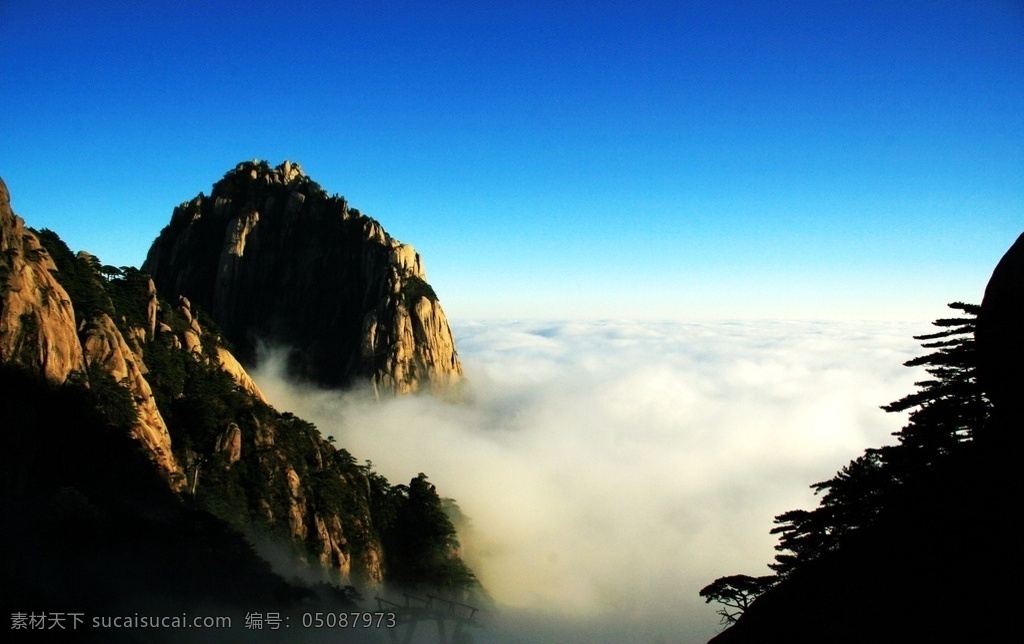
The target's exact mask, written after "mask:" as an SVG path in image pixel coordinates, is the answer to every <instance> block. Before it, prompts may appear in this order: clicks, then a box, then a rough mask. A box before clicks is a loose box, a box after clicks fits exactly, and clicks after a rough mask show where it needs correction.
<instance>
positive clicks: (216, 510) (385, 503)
mask: <svg viewBox="0 0 1024 644" xmlns="http://www.w3.org/2000/svg"><path fill="white" fill-rule="evenodd" d="M0 241H2V244H3V246H2V254H0V320H2V325H0V376H2V378H3V381H4V382H8V383H13V384H11V386H10V387H8V390H5V391H0V397H2V398H3V400H2V401H0V402H2V406H3V408H4V409H5V423H4V430H5V431H4V432H3V434H2V436H0V438H3V439H4V441H5V443H4V445H2V446H0V456H2V459H3V464H2V465H3V467H0V471H3V472H4V478H3V480H2V481H0V510H2V511H3V512H4V513H5V515H6V513H8V512H11V511H12V510H10V508H24V507H26V506H30V507H32V508H33V512H35V511H36V510H37V509H39V508H43V509H41V510H39V511H40V513H41V514H40V518H39V520H40V522H41V523H40V525H42V526H45V525H48V524H49V523H52V519H53V517H52V516H50V515H49V514H47V511H46V510H45V507H46V503H45V502H40V501H39V500H38V499H40V498H43V499H49V498H50V497H51V496H52V495H54V494H56V495H57V496H60V497H61V498H64V497H65V496H67V494H69V493H70V494H72V496H73V497H74V498H76V499H80V501H81V503H84V504H85V505H86V506H90V507H92V506H101V507H103V508H105V509H104V512H105V511H107V509H109V508H108V506H110V504H113V505H114V506H117V508H120V507H121V506H122V505H123V502H122V501H121V500H120V497H121V496H124V495H128V496H131V495H133V494H143V493H142V492H139V491H137V490H125V489H122V487H121V484H119V483H112V482H111V481H114V480H116V479H117V476H119V475H118V474H115V473H116V472H122V471H123V468H125V467H126V466H127V465H126V463H125V462H123V461H124V459H125V458H128V459H132V458H134V457H136V456H141V457H142V458H143V459H144V462H145V463H146V464H148V465H145V466H139V467H137V468H136V469H132V470H131V472H133V474H132V476H135V474H138V476H140V477H142V478H145V479H147V480H148V479H149V478H153V477H154V476H155V477H156V479H158V480H159V481H162V484H163V486H164V488H163V489H164V491H165V492H168V493H174V494H176V495H177V499H178V501H179V504H180V503H182V502H183V503H184V504H186V505H187V506H188V507H191V508H195V509H196V510H199V511H203V512H209V513H211V514H212V515H214V516H215V517H217V518H218V519H219V520H220V521H223V522H226V523H227V524H229V525H231V526H233V528H235V529H238V530H241V531H243V532H245V533H246V534H247V535H249V537H250V538H252V539H255V540H257V541H258V542H260V543H275V544H277V545H276V546H275V548H277V549H280V548H281V547H282V546H283V547H284V550H285V551H286V552H288V553H290V554H291V555H292V557H293V565H295V566H297V567H298V568H299V569H304V570H305V571H306V574H307V575H310V576H312V577H314V578H317V579H323V580H326V581H330V582H332V583H335V584H339V585H352V586H357V587H360V588H364V589H374V590H378V591H379V590H380V589H382V588H386V587H387V586H388V584H389V582H393V584H394V583H401V584H402V585H404V586H409V585H412V586H417V585H426V586H427V587H430V588H434V589H437V590H447V591H450V592H463V591H466V590H467V589H470V588H472V587H478V585H477V584H476V582H475V578H474V577H473V575H472V573H471V572H470V571H469V570H468V568H466V567H465V565H464V564H463V563H462V561H461V559H460V558H459V557H458V551H457V548H456V547H455V545H454V541H452V539H453V538H454V529H452V527H451V523H450V522H448V521H447V519H443V514H441V513H440V512H439V511H438V512H423V511H418V510H417V508H419V507H420V506H423V505H424V504H427V505H430V504H434V505H436V506H438V507H440V503H441V501H440V498H439V497H437V495H436V494H434V496H433V497H429V496H428V497H423V496H422V495H421V496H420V497H417V498H413V497H412V496H411V495H410V493H409V489H410V488H407V487H406V486H402V485H397V486H396V485H391V484H390V483H389V482H388V481H387V480H386V479H384V477H382V476H380V475H378V474H376V473H375V472H373V471H372V470H371V469H370V468H369V467H368V466H363V465H358V464H357V462H356V459H355V458H354V457H352V455H351V454H349V453H348V452H347V451H346V450H344V449H339V448H338V447H337V446H335V445H334V444H333V443H332V442H331V441H329V440H325V439H324V438H323V437H322V436H321V435H320V432H319V431H318V430H317V429H316V427H314V426H313V425H311V424H310V423H307V422H305V421H303V420H302V419H300V418H297V417H295V416H294V415H292V414H289V413H281V412H278V411H277V410H275V409H273V408H272V407H270V405H268V404H267V401H266V399H265V398H264V396H263V394H262V392H260V390H259V387H258V386H257V384H256V383H255V382H254V381H253V380H252V378H250V377H249V375H248V374H247V373H246V372H245V369H244V368H243V367H242V366H241V364H240V363H239V361H238V360H236V359H235V357H234V355H233V353H232V351H231V350H230V347H229V345H228V344H227V343H226V342H225V340H224V337H223V332H222V331H221V330H220V329H219V328H218V326H217V324H216V323H215V322H214V321H213V320H212V319H211V318H210V317H209V316H208V315H206V314H205V313H204V312H203V311H202V310H201V309H199V308H198V307H196V306H195V305H194V303H193V302H191V301H190V300H189V299H188V298H186V297H183V296H176V297H175V298H174V300H173V301H171V302H169V301H167V300H165V299H163V298H162V297H161V294H160V293H159V292H158V290H157V288H156V285H155V284H154V282H153V280H152V279H150V277H149V276H148V275H147V274H146V273H144V272H142V271H139V270H136V269H134V268H131V267H121V268H116V267H112V266H104V265H102V264H101V262H100V261H99V260H98V259H97V258H95V257H93V256H91V255H89V254H88V253H85V252H79V253H78V254H77V255H76V254H74V253H72V252H71V250H70V249H69V248H68V247H67V245H66V244H64V242H63V241H62V240H61V239H60V238H59V237H58V236H57V234H56V233H54V232H53V231H49V230H42V231H33V230H32V229H30V228H28V227H26V226H25V224H24V222H23V221H22V220H21V219H20V218H18V217H16V216H15V215H14V213H13V212H12V210H11V208H10V203H9V195H8V193H7V189H6V186H5V185H4V184H3V183H2V181H0ZM392 250H393V251H396V252H397V253H398V254H399V255H401V253H402V252H404V251H401V249H400V248H398V247H396V248H392ZM404 257H405V260H404V261H406V262H409V263H410V265H411V263H412V262H415V261H418V260H416V258H415V255H414V254H406V255H404ZM399 263H401V262H399ZM396 271H397V269H396ZM406 279H409V278H408V274H407V275H406ZM403 283H407V282H403ZM413 301H414V302H418V300H413ZM172 302H173V303H172ZM395 306H396V310H397V308H398V304H397V302H396V303H395ZM419 306H420V308H424V307H426V308H431V310H432V305H431V304H430V303H427V304H420V305H419ZM413 308H414V310H415V309H416V306H415V305H414V307H413ZM438 310H439V309H438ZM429 315H430V314H429V313H427V312H422V314H421V317H419V318H417V319H418V320H419V323H420V324H427V322H426V321H425V318H427V317H428V316H429ZM442 321H443V318H442ZM432 323H434V324H437V323H438V322H437V320H436V319H434V320H433V321H432ZM369 326H370V327H371V328H372V327H373V325H372V324H370V325H369ZM400 328H401V327H400ZM426 328H427V331H426V333H428V335H431V337H433V336H434V335H436V334H437V333H438V329H437V327H436V326H434V327H431V326H429V324H427V326H426ZM444 328H445V330H447V326H446V325H445V327H444ZM451 357H452V358H453V359H454V352H452V353H451ZM455 364H456V365H457V361H456V362H455ZM37 380H38V381H39V383H37V382H36V381H37ZM400 382H407V380H406V379H403V378H399V379H396V380H395V383H400ZM40 383H43V384H40ZM380 383H381V384H382V385H384V386H387V383H386V381H383V380H382V381H380ZM21 389H24V390H25V391H27V392H28V393H27V394H24V395H22V394H18V395H14V394H11V395H10V396H13V397H9V395H8V394H9V392H11V391H15V390H21ZM19 395H20V396H22V398H24V399H25V402H24V403H22V402H21V400H20V399H19V398H18V396H19ZM65 400H67V401H71V402H50V401H65ZM32 401H35V402H32ZM50 407H54V408H53V409H50ZM79 418H80V420H79ZM65 436H73V440H66V439H62V438H61V437H65ZM122 439H123V440H127V441H128V443H123V441H122ZM105 440H111V441H113V442H114V443H116V449H115V448H110V449H106V448H102V447H97V446H99V445H102V444H104V441H105ZM54 441H55V444H51V443H54ZM69 445H76V446H77V447H75V449H73V450H70V451H68V449H65V448H66V447H67V446H69ZM69 449H70V448H69ZM125 453H127V454H128V456H125V455H124V454H125ZM64 462H71V463H73V465H72V466H70V467H63V469H64V470H66V471H62V472H59V473H56V474H55V473H52V472H50V471H49V469H48V467H49V464H50V463H64ZM131 467H136V466H134V465H132V466H131ZM136 470H138V471H136ZM124 471H127V470H124ZM421 477H422V475H421ZM55 481H59V483H55ZM414 481H416V482H417V484H418V485H422V481H420V480H419V479H415V480H414ZM126 485H129V487H132V488H134V487H135V485H136V484H126ZM146 485H149V483H147V484H146ZM111 486H113V491H111ZM96 489H101V490H102V491H101V492H96V494H97V495H98V496H93V491H94V490H96ZM140 489H142V488H140ZM431 489H432V488H431ZM69 490H70V491H71V492H69ZM146 495H149V496H146ZM154 495H155V496H154ZM143 496H144V498H143V499H142V500H138V501H137V500H133V501H132V502H131V504H133V505H136V506H138V507H142V508H145V507H148V506H149V505H150V504H153V505H154V507H156V506H160V507H164V505H166V504H167V503H171V506H172V507H178V506H175V505H174V503H173V502H171V501H168V500H167V499H165V498H163V497H160V498H161V499H162V500H156V496H159V493H158V492H152V490H150V491H149V492H145V493H144V494H143ZM112 499H113V500H112ZM47 502H48V501H47ZM62 502H63V501H62ZM40 503H42V505H40ZM74 503H75V504H79V505H80V504H81V503H79V501H74ZM110 511H111V512H114V510H112V509H111V510H110ZM168 511H169V512H171V513H172V514H175V513H177V512H178V510H173V511H171V510H168ZM76 512H77V510H76ZM117 512H120V509H118V510H117ZM410 512H411V513H413V514H414V515H416V516H419V517H426V519H422V520H417V521H413V522H408V521H406V522H405V523H400V522H399V521H398V519H396V517H398V518H401V517H402V516H404V515H405V514H408V513H410ZM144 513H145V511H144ZM87 514H90V515H96V512H95V511H94V510H88V512H87ZM128 515H129V516H128V517H127V518H125V519H124V520H125V521H126V522H134V521H136V520H137V519H138V517H137V516H135V514H133V513H131V512H129V513H128ZM10 516H14V515H10ZM75 516H78V515H77V514H76V515H75ZM179 520H180V521H185V522H194V521H197V519H195V517H193V516H192V515H191V514H189V513H188V512H186V513H185V515H184V516H182V517H179V518H178V519H175V520H174V521H179ZM206 520H207V519H202V520H199V521H206ZM75 521H77V519H75ZM6 525H7V526H8V530H9V531H13V532H14V533H15V534H14V537H13V540H14V541H15V542H17V543H19V544H22V545H24V543H30V542H32V539H27V540H26V537H25V535H24V534H23V533H22V532H20V531H18V530H16V529H15V528H16V526H18V525H20V524H19V522H18V521H8V522H6ZM76 525H77V524H76ZM189 525H193V524H192V523H189ZM178 528H181V530H182V531H183V532H184V533H186V534H190V535H191V536H190V537H189V538H197V539H199V540H200V541H202V540H204V539H205V537H203V536H197V535H194V534H192V533H191V532H190V531H191V530H192V528H191V527H187V526H178V525H175V526H173V530H172V532H173V531H174V530H177V529H178ZM40 529H43V528H40ZM131 529H134V528H131ZM153 529H154V530H163V529H164V528H160V527H159V526H154V527H153ZM437 531H440V532H441V533H443V534H445V535H446V538H448V540H447V541H442V542H440V543H439V545H438V546H437V547H433V548H432V549H431V550H430V551H429V552H424V553H420V554H417V555H416V556H415V557H413V559H414V560H415V561H416V563H417V566H418V567H416V569H415V571H414V573H412V574H410V573H409V572H408V568H409V567H410V565H411V564H410V563H409V560H410V557H409V555H408V551H409V548H410V547H411V546H410V545H409V544H410V543H413V544H416V543H421V542H422V541H423V537H422V534H421V533H426V534H431V533H432V532H437ZM115 532H119V531H115ZM183 538H184V537H183ZM233 538H234V537H232V539H233ZM229 541H230V539H229ZM23 542H24V543H23ZM19 547H20V546H19ZM26 547H28V546H26ZM17 549H18V548H14V550H17ZM186 549H187V548H186ZM7 551H8V549H7V548H0V553H6V552H7ZM104 552H105V553H106V552H107V550H106V548H105V547H104ZM165 554H166V553H158V554H157V555H156V556H158V557H162V556H164V555H165ZM421 555H422V556H421ZM46 556H47V554H46V553H39V557H41V558H45V557H46ZM104 556H106V555H104ZM139 556H140V557H141V558H142V559H145V558H146V557H148V556H150V555H145V554H141V555H139ZM168 556H170V555H168ZM223 556H224V557H225V560H227V559H229V558H230V556H229V555H227V554H225V555H223ZM423 560H430V561H431V562H433V563H431V564H430V565H429V566H427V567H426V568H424V567H423V566H422V561H423ZM37 563H38V562H37ZM246 566H248V563H247V564H246ZM22 567H23V568H25V573H24V574H25V575H27V576H29V577H31V576H32V575H33V574H34V573H33V571H32V570H31V566H28V565H27V564H25V565H22ZM256 568H259V566H256ZM439 570H443V571H444V575H443V576H442V575H441V574H440V573H439V572H437V571H439ZM453 570H455V571H458V572H460V574H461V577H460V576H458V575H455V576H453V575H452V571H453ZM292 572H294V571H292ZM435 573H436V574H435ZM259 574H262V573H259ZM442 577H443V578H442ZM54 578H55V579H59V578H60V577H59V575H56V574H55V577H54ZM452 580H455V581H454V582H453V581H452ZM393 584H392V585H393ZM0 585H2V584H0ZM12 587H14V586H12Z"/></svg>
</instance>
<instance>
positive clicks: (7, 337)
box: [0, 179, 85, 383]
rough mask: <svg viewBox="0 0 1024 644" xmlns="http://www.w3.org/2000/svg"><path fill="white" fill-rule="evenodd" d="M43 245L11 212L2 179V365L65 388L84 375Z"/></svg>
mask: <svg viewBox="0 0 1024 644" xmlns="http://www.w3.org/2000/svg"><path fill="white" fill-rule="evenodd" d="M55 270H57V267H56V265H55V264H54V263H53V260H52V259H51V258H50V256H49V253H47V252H46V249H45V248H43V247H42V245H41V244H40V243H39V239H38V238H37V237H36V235H35V234H33V233H32V232H31V231H30V230H28V229H26V228H25V222H24V221H23V220H22V219H21V217H18V216H16V215H15V214H14V212H13V211H12V210H11V198H10V193H8V191H7V185H6V184H5V183H4V182H3V180H2V179H0V362H10V363H13V364H19V365H22V366H25V367H28V368H31V369H34V370H38V371H39V372H41V373H43V374H44V375H45V376H46V378H47V379H48V380H50V381H52V382H56V383H62V382H64V381H65V380H67V378H68V376H69V375H70V374H71V373H72V372H83V371H85V360H84V357H83V356H82V346H81V344H80V343H79V341H78V333H77V329H76V327H75V313H74V309H73V308H72V306H71V298H70V297H68V294H67V292H66V291H65V290H64V288H63V287H62V286H61V285H60V284H59V283H58V282H57V280H56V279H55V278H54V276H53V271H55Z"/></svg>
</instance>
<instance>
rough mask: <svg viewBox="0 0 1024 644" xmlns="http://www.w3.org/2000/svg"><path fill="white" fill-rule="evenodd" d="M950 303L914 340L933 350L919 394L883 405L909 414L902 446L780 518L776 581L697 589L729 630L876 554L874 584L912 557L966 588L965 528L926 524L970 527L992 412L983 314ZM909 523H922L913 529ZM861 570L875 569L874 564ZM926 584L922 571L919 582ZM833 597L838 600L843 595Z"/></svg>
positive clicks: (876, 454) (725, 581)
mask: <svg viewBox="0 0 1024 644" xmlns="http://www.w3.org/2000/svg"><path fill="white" fill-rule="evenodd" d="M949 306H950V307H951V308H953V309H954V310H957V311H958V312H959V313H960V315H958V316H956V317H951V318H945V319H940V320H937V321H936V322H934V324H935V326H937V327H939V329H940V330H939V331H937V332H935V333H931V334H927V335H921V336H915V339H918V340H922V341H924V342H923V344H922V346H923V347H925V348H927V349H930V350H932V351H931V352H930V353H928V354H926V355H924V356H921V357H918V358H915V359H913V360H910V361H908V362H906V363H905V364H906V365H907V366H910V367H916V366H922V367H924V368H925V369H926V370H927V373H928V374H929V376H930V378H929V379H927V380H924V381H921V382H918V383H916V384H917V386H918V391H916V392H915V393H912V394H910V395H908V396H905V397H904V398H901V399H900V400H898V401H896V402H893V403H891V404H889V405H886V406H884V407H883V409H885V410H886V411H889V412H902V411H910V414H909V417H908V422H907V424H906V425H905V426H904V427H903V429H902V430H900V431H899V432H896V433H895V434H894V436H896V438H897V439H898V442H897V443H896V444H894V445H889V446H885V447H880V448H871V449H868V450H866V451H865V452H864V454H863V455H862V456H860V457H858V458H857V459H855V460H853V461H852V462H850V463H849V464H848V465H846V466H845V467H843V468H842V469H841V470H840V471H839V472H838V473H837V474H836V476H835V477H833V478H832V479H830V480H827V481H823V482H820V483H815V484H814V485H812V486H811V487H812V488H813V489H814V491H815V493H816V494H819V495H821V501H820V503H819V504H818V507H817V508H815V509H813V510H791V511H789V512H785V513H783V514H781V515H779V516H778V517H776V518H775V523H776V527H775V528H774V529H773V530H772V533H773V534H778V535H779V543H778V545H777V546H776V550H778V551H779V554H778V555H776V558H775V562H774V563H773V564H771V565H770V567H771V568H772V570H774V572H775V574H774V575H769V576H764V577H749V576H746V575H731V576H728V577H721V578H719V579H716V580H715V581H714V582H712V583H711V584H709V585H707V586H705V587H704V588H703V589H701V590H700V595H701V596H702V597H704V598H705V600H706V601H707V602H712V601H715V602H718V603H719V604H721V605H722V608H721V609H720V610H719V611H718V613H719V615H720V616H721V617H722V623H723V624H727V625H728V624H733V623H734V622H737V620H738V619H739V618H740V616H741V614H743V612H744V610H745V609H747V608H748V607H750V606H751V605H752V604H751V602H752V601H753V600H754V599H755V598H756V597H758V596H761V595H764V596H765V598H766V599H767V598H768V595H773V594H774V595H776V596H777V597H774V598H773V599H775V604H774V605H778V604H779V603H780V602H782V601H784V599H779V598H785V597H786V591H787V590H788V589H790V588H791V587H796V585H797V582H803V581H805V580H810V579H816V578H818V576H820V575H826V574H828V573H825V572H824V571H825V570H830V568H827V567H823V566H837V565H839V564H842V565H843V566H849V564H847V563H846V560H849V561H861V562H870V560H871V557H874V559H875V563H878V562H882V561H887V562H890V563H889V564H887V565H886V566H882V567H881V568H880V570H884V571H885V572H884V573H880V574H878V575H877V576H876V581H875V583H876V584H880V583H882V582H881V581H880V579H881V574H888V573H889V572H891V570H890V569H892V568H897V567H899V566H900V565H901V564H900V563H899V562H900V561H902V562H909V561H916V559H915V557H917V558H920V559H921V561H922V562H924V561H929V560H932V564H933V565H934V566H936V568H935V571H932V572H929V573H928V574H936V571H941V570H942V568H941V567H942V566H945V567H947V568H948V570H947V576H948V577H949V578H951V579H956V580H958V581H959V578H958V577H956V575H957V574H960V572H963V571H962V570H961V568H960V565H959V564H958V562H956V561H950V555H951V554H952V555H953V556H954V557H959V556H961V554H963V553H961V551H960V546H957V545H953V542H955V539H953V538H952V537H949V538H948V539H947V536H948V535H952V534H957V533H958V531H959V527H958V526H957V525H948V524H947V525H944V526H943V528H942V529H941V530H943V531H945V532H946V533H948V535H942V536H937V533H938V532H939V530H931V528H928V527H926V526H930V525H932V524H933V523H936V522H937V523H938V524H939V525H941V524H942V522H943V521H946V522H949V521H954V520H955V521H956V522H957V524H959V523H966V521H964V519H963V518H962V517H963V516H968V514H967V512H968V511H963V512H962V514H960V515H958V514H956V512H961V510H960V508H962V507H969V506H970V505H971V503H972V501H971V499H972V498H973V497H972V494H974V492H973V491H972V490H973V487H972V486H971V484H968V483H965V482H964V481H965V479H966V478H968V473H969V472H973V471H974V470H975V469H976V465H975V459H974V444H975V441H976V438H977V436H978V435H979V434H983V433H984V432H985V431H986V430H987V425H988V421H989V417H990V413H991V409H992V405H991V403H990V401H989V400H988V398H987V397H986V395H985V393H984V391H983V390H982V388H981V386H980V385H979V383H978V377H977V366H978V359H977V354H976V351H975V340H974V331H975V328H976V322H977V316H978V313H979V311H980V307H979V306H977V305H971V304H963V303H954V304H950V305H949ZM972 512H973V511H972ZM910 516H915V517H917V520H916V524H915V522H914V521H911V520H910V519H908V517H910ZM876 543H887V544H888V545H887V546H883V548H884V550H877V551H876V550H872V549H871V548H869V547H868V544H876ZM872 547H873V546H872ZM904 547H911V548H912V549H914V550H915V551H916V552H914V553H912V554H910V555H909V556H908V555H904V556H902V560H900V559H899V558H895V559H894V557H896V556H895V555H894V554H892V553H895V552H901V551H902V549H903V548H904ZM871 553H874V554H871ZM963 556H964V557H968V556H970V555H966V554H963ZM844 557H846V559H844ZM943 559H945V560H943ZM826 560H827V561H826ZM913 565H918V564H916V563H914V564H913ZM861 567H862V569H864V570H868V569H869V567H870V564H865V563H862V565H861ZM910 568H913V566H910ZM967 568H969V567H967ZM957 571H959V572H957ZM926 578H927V575H925V574H921V577H920V579H921V580H924V579H926ZM792 580H796V581H793V582H792V583H791V581H792ZM904 581H905V580H904ZM835 583H837V584H839V583H841V582H839V581H836V582H835ZM864 583H867V582H864ZM830 592H832V593H833V594H834V595H835V596H836V597H840V596H842V594H843V592H844V591H843V590H841V589H832V590H831V591H830ZM926 592H927V591H926ZM850 593H851V594H853V595H857V597H856V600H857V601H860V600H861V599H863V597H862V595H863V593H861V592H860V591H855V590H850ZM837 601H838V600H837ZM753 605H754V606H756V604H753ZM926 610H928V611H934V610H935V609H934V607H932V606H928V607H927V609H926ZM925 614H931V613H925ZM742 621H743V620H741V621H740V624H742ZM730 630H732V629H730ZM726 633H729V631H726ZM726 633H723V635H725V634H726ZM727 641H731V640H727Z"/></svg>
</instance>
